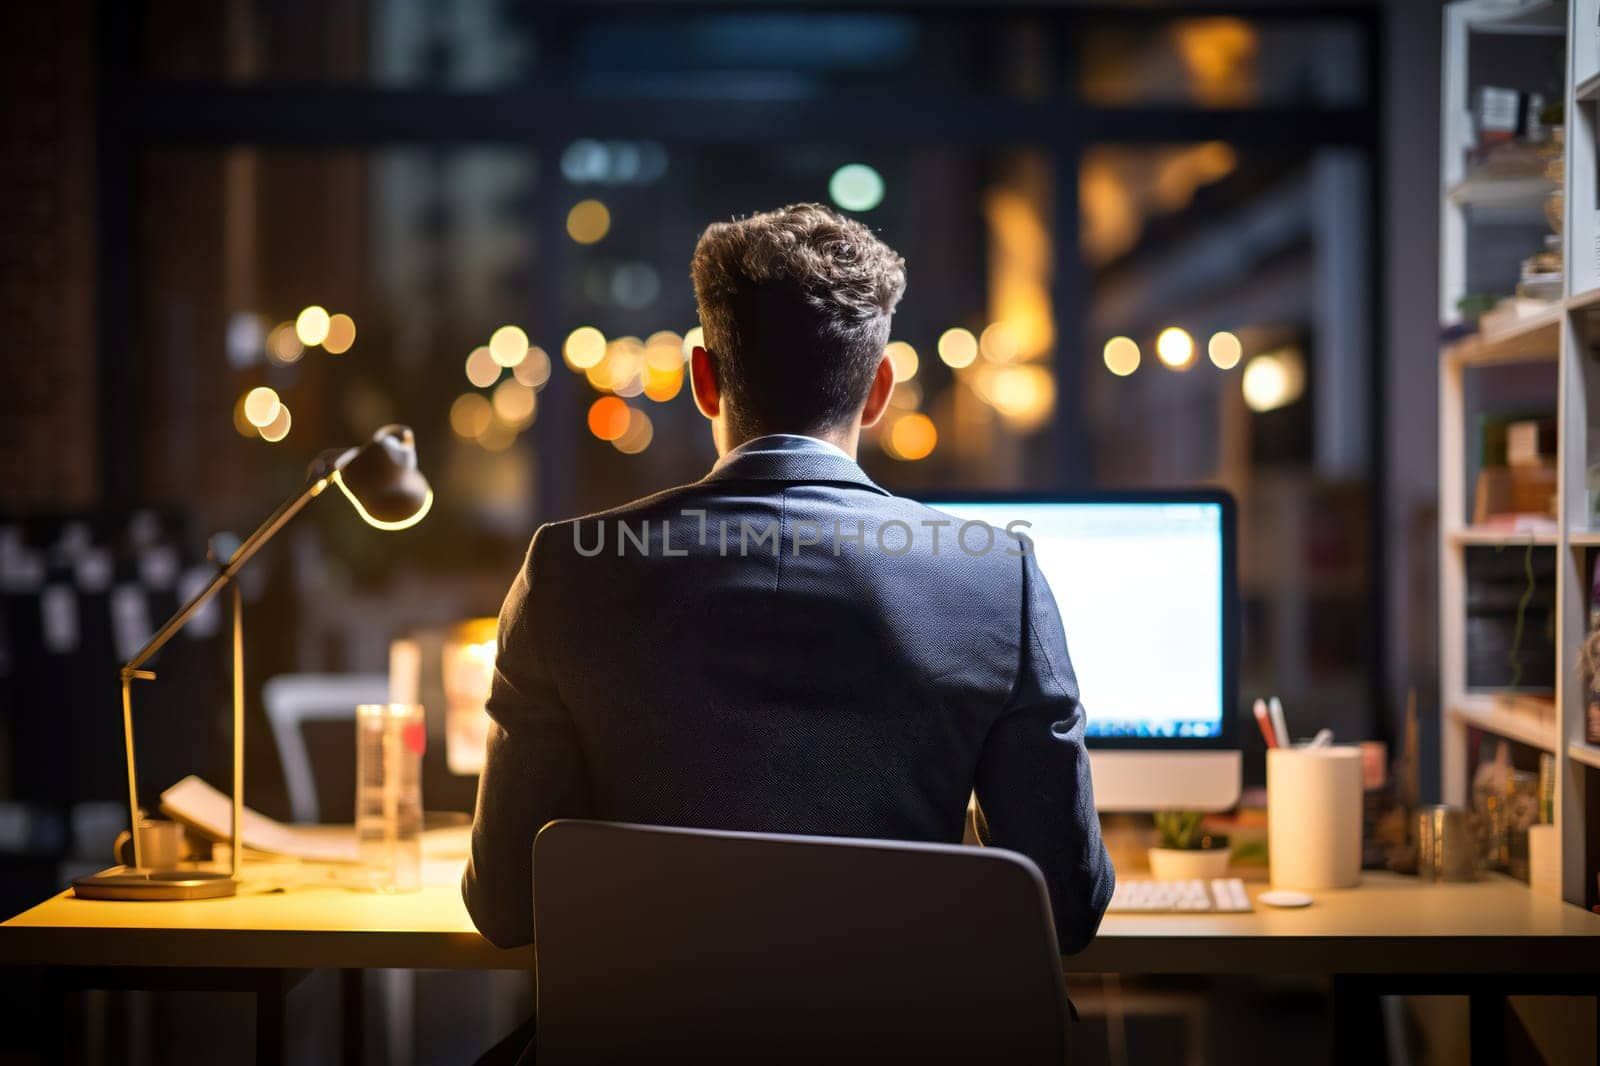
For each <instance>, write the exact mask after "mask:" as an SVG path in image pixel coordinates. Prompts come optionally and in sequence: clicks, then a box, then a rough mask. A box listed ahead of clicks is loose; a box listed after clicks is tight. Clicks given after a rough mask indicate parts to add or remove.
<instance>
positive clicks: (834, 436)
mask: <svg viewBox="0 0 1600 1066" xmlns="http://www.w3.org/2000/svg"><path fill="white" fill-rule="evenodd" d="M775 436H789V437H810V438H811V439H812V440H820V441H823V442H824V443H827V444H831V445H833V446H834V447H835V448H838V449H839V450H840V451H842V452H844V453H845V454H846V455H848V456H849V457H850V458H852V459H854V458H855V457H856V449H857V447H858V446H859V444H860V442H861V427H860V426H852V427H848V428H840V429H822V430H773V431H771V432H767V433H752V434H749V435H747V436H744V437H740V438H737V439H736V438H734V437H733V436H732V435H731V434H730V435H729V437H728V439H727V441H726V442H725V447H724V448H723V452H722V454H723V455H726V454H728V453H729V452H731V451H733V450H734V449H735V448H741V447H743V446H744V445H746V444H749V443H750V442H751V441H753V440H760V439H761V438H762V437H775Z"/></svg>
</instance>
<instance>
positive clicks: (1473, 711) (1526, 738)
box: [1450, 697, 1559, 752]
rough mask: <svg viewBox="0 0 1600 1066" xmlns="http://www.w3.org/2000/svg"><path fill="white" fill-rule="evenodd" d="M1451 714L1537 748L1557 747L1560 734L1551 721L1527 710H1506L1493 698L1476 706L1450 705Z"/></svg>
mask: <svg viewBox="0 0 1600 1066" xmlns="http://www.w3.org/2000/svg"><path fill="white" fill-rule="evenodd" d="M1551 713H1552V714H1553V713H1554V711H1552V712H1551ZM1450 717H1451V718H1454V719H1455V720H1457V721H1459V722H1464V723H1465V724H1467V725H1470V726H1473V727H1474V728H1477V729H1481V730H1483V731H1484V732H1485V733H1493V734H1494V735H1495V736H1498V737H1505V738H1506V739H1507V740H1515V741H1516V742H1517V743H1519V744H1526V745H1528V746H1529V747H1530V748H1538V749H1539V750H1540V751H1549V752H1554V751H1555V750H1556V747H1557V739H1558V736H1559V734H1558V733H1557V731H1556V724H1555V722H1554V721H1553V720H1544V719H1540V718H1537V717H1535V716H1534V715H1533V714H1531V713H1529V712H1527V711H1513V710H1508V709H1506V708H1505V707H1504V706H1501V705H1499V701H1496V700H1494V699H1493V698H1492V697H1491V698H1489V699H1486V700H1485V701H1484V703H1483V704H1482V705H1478V706H1471V707H1451V708H1450Z"/></svg>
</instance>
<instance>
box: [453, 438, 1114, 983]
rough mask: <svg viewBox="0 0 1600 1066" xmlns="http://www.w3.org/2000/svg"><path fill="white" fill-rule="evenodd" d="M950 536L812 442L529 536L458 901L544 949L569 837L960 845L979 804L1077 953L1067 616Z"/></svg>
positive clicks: (1085, 929) (1088, 910) (1088, 864)
mask: <svg viewBox="0 0 1600 1066" xmlns="http://www.w3.org/2000/svg"><path fill="white" fill-rule="evenodd" d="M836 523H837V538H838V539H837V543H836V540H835V535H836ZM930 523H931V524H930ZM858 529H860V531H861V532H862V534H863V537H862V538H861V539H858V538H857V531H858ZM986 530H987V531H988V532H989V533H991V534H992V535H993V538H994V540H993V545H992V547H990V548H988V550H983V549H984V540H985V538H984V535H983V533H984V531H986ZM959 532H961V530H960V524H959V523H958V522H957V521H955V520H954V519H951V518H950V517H949V516H948V515H944V514H942V513H940V512H937V511H934V510H932V509H930V508H927V507H924V506H922V505H921V504H918V503H914V502H912V501H910V500H905V499H900V498H898V497H895V496H892V495H890V494H889V493H888V492H886V491H884V490H883V489H881V488H879V487H878V486H877V485H875V484H873V482H872V481H871V480H870V479H868V477H867V476H866V474H864V473H863V472H862V471H861V468H860V467H858V466H857V465H856V464H855V463H853V462H851V461H850V460H849V459H847V458H845V457H844V456H843V454H842V453H839V452H837V451H835V450H833V449H831V448H829V447H827V446H826V445H822V444H821V443H819V442H816V441H812V440H809V439H808V438H802V437H769V438H762V439H761V440H759V441H756V442H752V444H750V445H747V446H746V447H745V448H744V449H740V450H739V451H736V452H734V453H731V454H730V456H729V457H728V458H727V459H726V460H724V462H722V463H720V464H718V465H717V467H716V468H715V469H713V470H712V472H711V473H710V474H709V475H708V476H706V477H705V478H703V479H701V480H700V481H697V482H695V483H693V484H691V485H685V486H682V487H680V488H675V489H670V490H668V491H666V492H663V493H660V494H658V495H655V496H651V497H649V498H647V499H644V500H640V501H637V502H635V503H631V504H628V505H626V506H624V507H621V508H619V509H617V510H615V511H609V512H605V513H603V514H599V515H590V516H587V517H585V518H579V519H574V520H571V521H566V522H556V523H551V524H549V525H546V526H543V527H541V528H540V529H539V531H538V532H537V533H536V534H535V535H534V538H533V543H532V544H531V545H530V547H529V549H528V556H527V560H526V562H525V563H524V564H523V567H522V570H521V571H520V572H519V573H518V574H517V577H516V580H515V581H514V582H513V584H512V586H511V591H510V594H509V595H508V596H507V597H506V602H505V607H504V608H503V609H502V611H501V614H500V644H499V658H498V660H497V663H496V670H495V678H494V686H493V690H492V694H491V695H490V698H489V714H490V716H491V717H492V718H493V719H494V725H493V727H492V728H491V730H490V735H489V749H488V762H487V765H486V766H485V768H484V773H483V778H482V780H481V782H480V783H479V790H478V810H477V817H476V820H475V822H474V824H473V831H472V855H471V859H470V861H469V863H468V866H467V870H466V874H465V877H464V879H463V884H462V889H463V893H464V895H465V897H466V903H467V909H468V910H469V911H470V912H471V914H472V918H473V921H474V922H476V923H477V926H478V928H479V929H480V930H482V931H483V934H484V935H485V936H486V937H488V938H489V939H490V940H491V941H493V942H495V943H496V944H500V945H503V946H510V945H515V944H524V943H527V942H529V941H530V940H532V938H533V922H532V899H531V892H532V872H531V866H532V854H531V853H532V848H533V838H534V834H535V833H537V832H538V830H539V828H540V827H541V826H543V825H544V824H545V823H546V822H548V821H550V820H551V819H554V818H598V819H605V820H612V821H622V822H645V823H651V824H657V825H676V826H691V827H696V828H704V829H728V830H750V831H762V832H774V833H805V834H827V835H836V836H861V837H886V838H891V839H900V840H920V841H943V842H951V843H954V842H959V841H960V840H961V839H962V830H963V827H964V824H965V818H966V810H967V801H968V797H969V795H970V794H971V793H972V792H974V791H976V793H977V797H978V803H979V807H980V812H981V816H980V818H979V819H978V830H979V837H980V839H982V841H983V842H984V843H985V844H989V845H994V846H998V847H1003V848H1010V849H1013V850H1015V851H1020V852H1022V853H1023V854H1025V855H1027V856H1029V857H1030V858H1032V859H1033V860H1034V861H1035V862H1036V863H1038V864H1039V867H1040V869H1041V870H1043V871H1044V876H1045V881H1046V883H1047V884H1048V886H1049V891H1050V900H1051V904H1052V905H1053V907H1054V911H1055V920H1056V929H1057V932H1058V934H1059V936H1060V940H1061V947H1062V949H1063V950H1065V951H1069V952H1070V951H1076V950H1078V949H1080V948H1082V947H1083V946H1084V945H1085V944H1086V943H1087V942H1088V941H1089V938H1090V937H1092V936H1093V935H1094V932H1095V929H1096V928H1097V927H1098V926H1099V923H1100V917H1101V915H1102V913H1103V912H1104V911H1105V908H1106V904H1107V903H1108V902H1109V901H1110V898H1111V889H1112V884H1113V874H1112V870H1111V862H1110V860H1109V858H1108V857H1107V855H1106V852H1105V847H1104V845H1103V844H1102V842H1101V839H1100V828H1099V823H1098V821H1097V819H1096V816H1095V809H1094V796H1093V791H1092V788H1091V785H1090V782H1089V761H1088V756H1087V754H1086V752H1085V750H1084V745H1083V731H1084V716H1083V709H1082V707H1081V706H1080V705H1079V703H1078V686H1077V682H1076V680H1075V678H1074V677H1073V673H1072V666H1071V664H1070V662H1069V661H1068V659H1067V646H1066V637H1065V635H1064V634H1063V632H1062V629H1061V620H1060V616H1059V615H1058V614H1057V612H1056V606H1055V601H1054V599H1052V598H1051V595H1050V589H1049V587H1048V586H1047V585H1046V584H1045V579H1044V575H1043V574H1042V573H1040V571H1039V568H1038V565H1037V563H1036V561H1035V560H1034V558H1033V556H1032V555H1031V554H1027V553H1026V552H1025V550H1024V549H1025V544H1024V542H1020V541H1019V540H1018V539H1017V538H1015V537H1011V536H1009V535H1007V534H1005V533H1003V532H1001V531H997V530H991V529H990V528H989V527H987V526H974V527H973V528H971V529H968V530H966V531H965V536H964V546H963V545H958V544H957V541H956V538H957V534H958V533H959ZM811 541H815V543H809V542H811ZM935 544H937V547H935Z"/></svg>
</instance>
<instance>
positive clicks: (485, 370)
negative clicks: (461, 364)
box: [467, 347, 500, 389]
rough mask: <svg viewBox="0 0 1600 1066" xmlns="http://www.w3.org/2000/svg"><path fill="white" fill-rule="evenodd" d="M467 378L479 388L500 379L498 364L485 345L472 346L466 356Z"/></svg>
mask: <svg viewBox="0 0 1600 1066" xmlns="http://www.w3.org/2000/svg"><path fill="white" fill-rule="evenodd" d="M467 380H468V381H470V382H472V383H473V384H474V385H476V386H477V387H478V388H480V389H487V388H488V387H489V386H490V385H493V384H494V383H495V382H497V381H499V380H500V364H499V363H497V362H495V361H494V356H493V355H491V354H490V353H489V349H488V348H487V347H480V348H474V349H472V354H471V355H469V356H467Z"/></svg>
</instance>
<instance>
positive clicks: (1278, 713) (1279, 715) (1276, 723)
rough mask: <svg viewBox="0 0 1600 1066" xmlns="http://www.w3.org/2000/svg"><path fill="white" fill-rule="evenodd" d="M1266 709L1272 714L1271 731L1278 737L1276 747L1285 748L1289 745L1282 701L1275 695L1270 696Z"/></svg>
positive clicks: (1287, 727)
mask: <svg viewBox="0 0 1600 1066" xmlns="http://www.w3.org/2000/svg"><path fill="white" fill-rule="evenodd" d="M1267 710H1268V711H1269V712H1270V713H1271V715H1272V731H1273V733H1275V734H1276V735H1277V737H1278V747H1280V748H1287V747H1288V746H1289V726H1288V723H1286V722H1285V721H1284V720H1283V701H1282V700H1280V699H1279V698H1278V697H1276V696H1274V697H1272V701H1271V702H1270V703H1269V704H1267Z"/></svg>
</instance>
